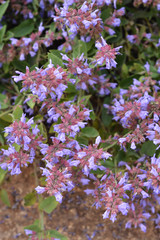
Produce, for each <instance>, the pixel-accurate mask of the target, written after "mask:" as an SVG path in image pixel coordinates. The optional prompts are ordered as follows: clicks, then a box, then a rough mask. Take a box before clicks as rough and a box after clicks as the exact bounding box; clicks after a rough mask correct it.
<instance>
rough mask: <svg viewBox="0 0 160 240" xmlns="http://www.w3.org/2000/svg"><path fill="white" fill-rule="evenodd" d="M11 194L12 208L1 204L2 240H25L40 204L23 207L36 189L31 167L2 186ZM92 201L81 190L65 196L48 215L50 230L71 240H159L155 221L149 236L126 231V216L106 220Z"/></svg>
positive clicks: (135, 230)
mask: <svg viewBox="0 0 160 240" xmlns="http://www.w3.org/2000/svg"><path fill="white" fill-rule="evenodd" d="M1 187H2V188H3V189H5V190H6V191H7V192H8V195H9V199H10V202H11V207H7V206H6V205H4V203H3V202H2V201H0V240H12V239H19V240H26V239H28V237H27V236H26V235H25V233H24V227H25V226H27V225H30V224H33V222H34V220H35V219H37V218H38V205H37V204H36V203H35V204H34V205H33V206H27V207H26V206H24V196H25V195H26V194H27V193H30V192H32V190H33V189H34V188H35V187H36V184H35V180H34V174H33V168H32V166H30V167H28V168H26V169H24V171H23V173H22V174H20V175H16V176H9V177H7V179H6V180H5V181H4V182H3V184H2V186H1ZM92 204H93V202H92V198H91V196H87V195H86V194H85V193H84V191H83V189H82V188H76V189H75V190H74V191H72V192H70V193H67V194H65V195H64V201H63V204H59V205H58V206H57V208H56V209H55V210H54V211H53V212H52V213H51V214H45V226H46V228H47V229H56V230H58V231H59V232H60V233H62V234H64V235H65V236H67V237H68V240H92V239H94V240H113V239H118V240H124V239H125V240H151V239H152V240H159V239H160V231H159V230H158V229H155V228H154V224H153V223H152V222H148V223H147V229H148V230H147V233H143V232H142V231H141V230H140V229H125V227H124V226H125V221H126V219H125V217H123V216H120V217H119V218H118V220H117V221H116V222H115V223H112V222H111V221H110V220H103V218H102V214H103V212H104V210H103V209H98V210H96V208H95V207H92Z"/></svg>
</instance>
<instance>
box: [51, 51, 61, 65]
mask: <svg viewBox="0 0 160 240" xmlns="http://www.w3.org/2000/svg"><path fill="white" fill-rule="evenodd" d="M49 59H51V60H52V63H53V64H54V66H55V67H56V66H57V65H58V66H61V67H64V65H63V61H62V58H60V57H58V56H57V54H55V53H53V52H52V53H48V60H49Z"/></svg>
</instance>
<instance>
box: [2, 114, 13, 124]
mask: <svg viewBox="0 0 160 240" xmlns="http://www.w3.org/2000/svg"><path fill="white" fill-rule="evenodd" d="M0 119H2V120H3V121H5V122H8V123H11V122H12V117H11V115H10V114H7V113H5V112H4V114H3V113H1V114H0ZM0 123H1V121H0Z"/></svg>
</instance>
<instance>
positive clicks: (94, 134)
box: [81, 127, 99, 138]
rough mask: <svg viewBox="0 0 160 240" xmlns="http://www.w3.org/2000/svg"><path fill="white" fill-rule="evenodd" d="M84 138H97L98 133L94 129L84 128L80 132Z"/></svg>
mask: <svg viewBox="0 0 160 240" xmlns="http://www.w3.org/2000/svg"><path fill="white" fill-rule="evenodd" d="M81 132H82V133H83V135H84V136H86V137H88V138H94V137H97V136H99V132H98V131H97V129H95V128H94V127H85V128H83V129H82V130H81Z"/></svg>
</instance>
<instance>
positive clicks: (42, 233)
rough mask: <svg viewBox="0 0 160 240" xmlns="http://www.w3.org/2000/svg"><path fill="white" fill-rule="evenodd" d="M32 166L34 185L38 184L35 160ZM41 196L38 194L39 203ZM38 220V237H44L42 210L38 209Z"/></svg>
mask: <svg viewBox="0 0 160 240" xmlns="http://www.w3.org/2000/svg"><path fill="white" fill-rule="evenodd" d="M33 166H34V177H35V183H36V186H38V185H39V180H38V176H37V166H36V162H35V161H34V162H33ZM42 199H43V198H42V196H41V195H39V194H38V203H39V204H40V202H41V201H42ZM39 221H40V228H41V231H42V232H41V233H40V239H44V213H43V210H41V209H39Z"/></svg>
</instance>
